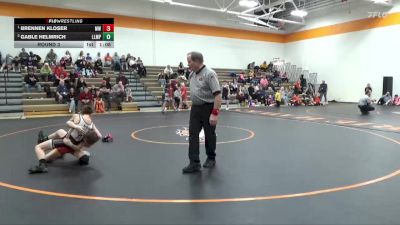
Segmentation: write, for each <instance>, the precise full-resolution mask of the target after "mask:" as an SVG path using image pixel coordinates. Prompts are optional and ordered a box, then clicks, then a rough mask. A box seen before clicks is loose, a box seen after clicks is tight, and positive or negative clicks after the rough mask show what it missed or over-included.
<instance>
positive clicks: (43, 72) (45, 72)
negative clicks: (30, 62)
mask: <svg viewBox="0 0 400 225" xmlns="http://www.w3.org/2000/svg"><path fill="white" fill-rule="evenodd" d="M52 75H53V73H52V71H51V68H50V66H49V63H47V62H46V63H44V65H43V67H42V68H41V69H40V77H41V78H42V81H45V82H47V81H49V77H50V76H52Z"/></svg>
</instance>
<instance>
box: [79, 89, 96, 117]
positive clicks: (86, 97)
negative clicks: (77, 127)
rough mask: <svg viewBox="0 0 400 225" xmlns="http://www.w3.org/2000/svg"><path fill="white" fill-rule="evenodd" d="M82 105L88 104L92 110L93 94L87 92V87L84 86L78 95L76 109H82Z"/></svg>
mask: <svg viewBox="0 0 400 225" xmlns="http://www.w3.org/2000/svg"><path fill="white" fill-rule="evenodd" d="M83 106H89V107H90V108H92V110H93V95H92V93H90V92H89V88H87V87H85V88H84V89H83V92H82V93H80V95H79V102H78V110H79V112H81V111H82V107H83Z"/></svg>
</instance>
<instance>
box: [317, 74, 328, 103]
mask: <svg viewBox="0 0 400 225" xmlns="http://www.w3.org/2000/svg"><path fill="white" fill-rule="evenodd" d="M318 93H319V95H320V96H321V100H322V98H324V103H325V104H328V99H327V98H326V95H327V93H328V84H326V83H325V81H324V80H323V81H322V84H321V85H319V88H318Z"/></svg>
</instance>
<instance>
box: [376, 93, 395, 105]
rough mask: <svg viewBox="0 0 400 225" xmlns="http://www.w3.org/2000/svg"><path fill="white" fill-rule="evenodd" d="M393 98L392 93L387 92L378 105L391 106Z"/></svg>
mask: <svg viewBox="0 0 400 225" xmlns="http://www.w3.org/2000/svg"><path fill="white" fill-rule="evenodd" d="M391 103H392V96H390V92H386V94H384V95H383V96H382V97H381V98H380V99H379V101H378V103H377V104H378V105H391Z"/></svg>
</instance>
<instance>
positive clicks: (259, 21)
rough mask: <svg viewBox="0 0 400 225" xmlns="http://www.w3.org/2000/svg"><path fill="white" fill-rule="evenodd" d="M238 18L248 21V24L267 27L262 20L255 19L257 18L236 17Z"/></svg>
mask: <svg viewBox="0 0 400 225" xmlns="http://www.w3.org/2000/svg"><path fill="white" fill-rule="evenodd" d="M238 17H239V18H241V19H244V20H247V21H250V22H254V23H258V24H261V25H264V26H267V23H266V22H264V21H262V20H259V19H257V18H253V17H246V16H238Z"/></svg>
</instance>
